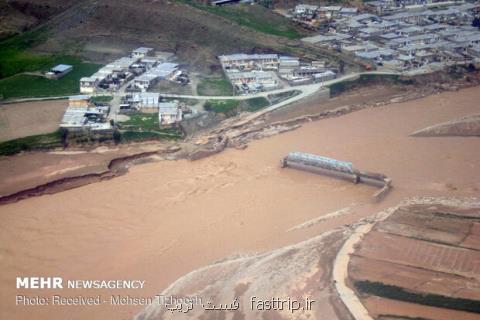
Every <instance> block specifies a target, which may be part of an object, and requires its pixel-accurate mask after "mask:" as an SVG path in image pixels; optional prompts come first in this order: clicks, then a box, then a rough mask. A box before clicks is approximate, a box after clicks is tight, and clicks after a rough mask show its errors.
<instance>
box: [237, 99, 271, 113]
mask: <svg viewBox="0 0 480 320" xmlns="http://www.w3.org/2000/svg"><path fill="white" fill-rule="evenodd" d="M243 104H244V105H245V110H247V111H250V112H254V111H257V110H260V109H263V108H265V107H268V106H269V105H270V103H269V102H268V100H267V99H266V98H264V97H258V98H251V99H248V100H245V101H244V102H243Z"/></svg>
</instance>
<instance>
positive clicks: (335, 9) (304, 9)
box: [285, 4, 358, 28]
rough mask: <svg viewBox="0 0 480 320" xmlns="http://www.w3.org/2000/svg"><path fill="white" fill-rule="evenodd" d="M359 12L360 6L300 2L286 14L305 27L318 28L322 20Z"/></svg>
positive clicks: (348, 15)
mask: <svg viewBox="0 0 480 320" xmlns="http://www.w3.org/2000/svg"><path fill="white" fill-rule="evenodd" d="M357 13H358V8H355V7H343V6H318V5H312V4H298V5H296V6H295V8H293V9H291V10H288V11H287V12H286V13H285V16H286V17H287V18H290V19H292V20H293V21H295V22H297V23H300V24H302V25H304V26H305V27H314V28H316V27H318V26H319V24H320V23H322V22H325V21H329V20H332V19H337V18H342V17H350V16H352V15H355V14H357Z"/></svg>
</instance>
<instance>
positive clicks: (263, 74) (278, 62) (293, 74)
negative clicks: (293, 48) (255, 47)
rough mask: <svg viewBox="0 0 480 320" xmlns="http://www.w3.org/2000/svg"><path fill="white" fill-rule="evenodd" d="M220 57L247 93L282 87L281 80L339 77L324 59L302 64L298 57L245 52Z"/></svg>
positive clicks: (297, 81) (228, 73)
mask: <svg viewBox="0 0 480 320" xmlns="http://www.w3.org/2000/svg"><path fill="white" fill-rule="evenodd" d="M218 58H219V60H220V63H221V65H222V68H223V70H224V72H225V74H226V76H227V78H228V79H229V80H230V82H231V84H232V85H233V87H234V88H235V90H236V92H238V93H243V94H246V93H252V92H259V91H268V90H273V89H276V88H279V87H281V85H282V81H281V79H284V80H286V81H287V82H288V83H289V84H291V85H295V84H300V83H302V84H303V83H308V82H313V81H326V80H330V79H333V78H335V73H334V72H333V71H331V70H327V69H326V68H325V63H324V62H321V61H314V62H312V63H301V62H300V59H299V58H296V57H289V56H279V55H278V54H245V53H237V54H231V55H222V56H219V57H218Z"/></svg>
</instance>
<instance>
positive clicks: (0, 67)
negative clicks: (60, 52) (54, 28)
mask: <svg viewBox="0 0 480 320" xmlns="http://www.w3.org/2000/svg"><path fill="white" fill-rule="evenodd" d="M47 38H48V34H47V32H46V31H45V29H40V30H36V31H27V32H24V33H22V34H20V35H16V36H13V37H11V38H8V39H6V40H3V41H1V42H0V78H5V77H9V76H12V75H14V74H17V73H21V72H26V71H36V70H40V69H44V68H45V67H46V66H48V65H51V64H52V63H53V62H54V57H53V56H50V55H34V54H32V53H29V52H27V51H26V50H27V49H29V48H31V47H33V46H35V45H38V44H40V43H42V42H44V41H45V40H46V39H47Z"/></svg>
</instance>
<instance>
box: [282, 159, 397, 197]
mask: <svg viewBox="0 0 480 320" xmlns="http://www.w3.org/2000/svg"><path fill="white" fill-rule="evenodd" d="M281 164H282V168H285V167H291V168H295V169H300V170H305V171H309V172H315V173H320V174H324V175H327V176H332V177H335V178H339V179H344V180H348V181H351V182H353V183H355V184H357V183H360V182H362V183H365V184H368V185H372V186H375V187H379V188H381V189H380V190H379V191H377V192H376V193H375V194H374V195H373V197H374V199H375V200H377V201H379V200H381V199H383V197H384V196H385V195H386V194H387V193H388V192H389V191H390V189H391V188H392V180H391V179H390V178H388V177H387V176H385V175H383V174H381V173H373V172H366V171H360V170H358V169H356V168H355V167H354V166H353V164H352V163H351V162H347V161H340V160H336V159H331V158H327V157H322V156H318V155H314V154H310V153H305V152H290V153H289V154H288V155H287V156H286V157H285V158H283V159H282V161H281Z"/></svg>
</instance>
